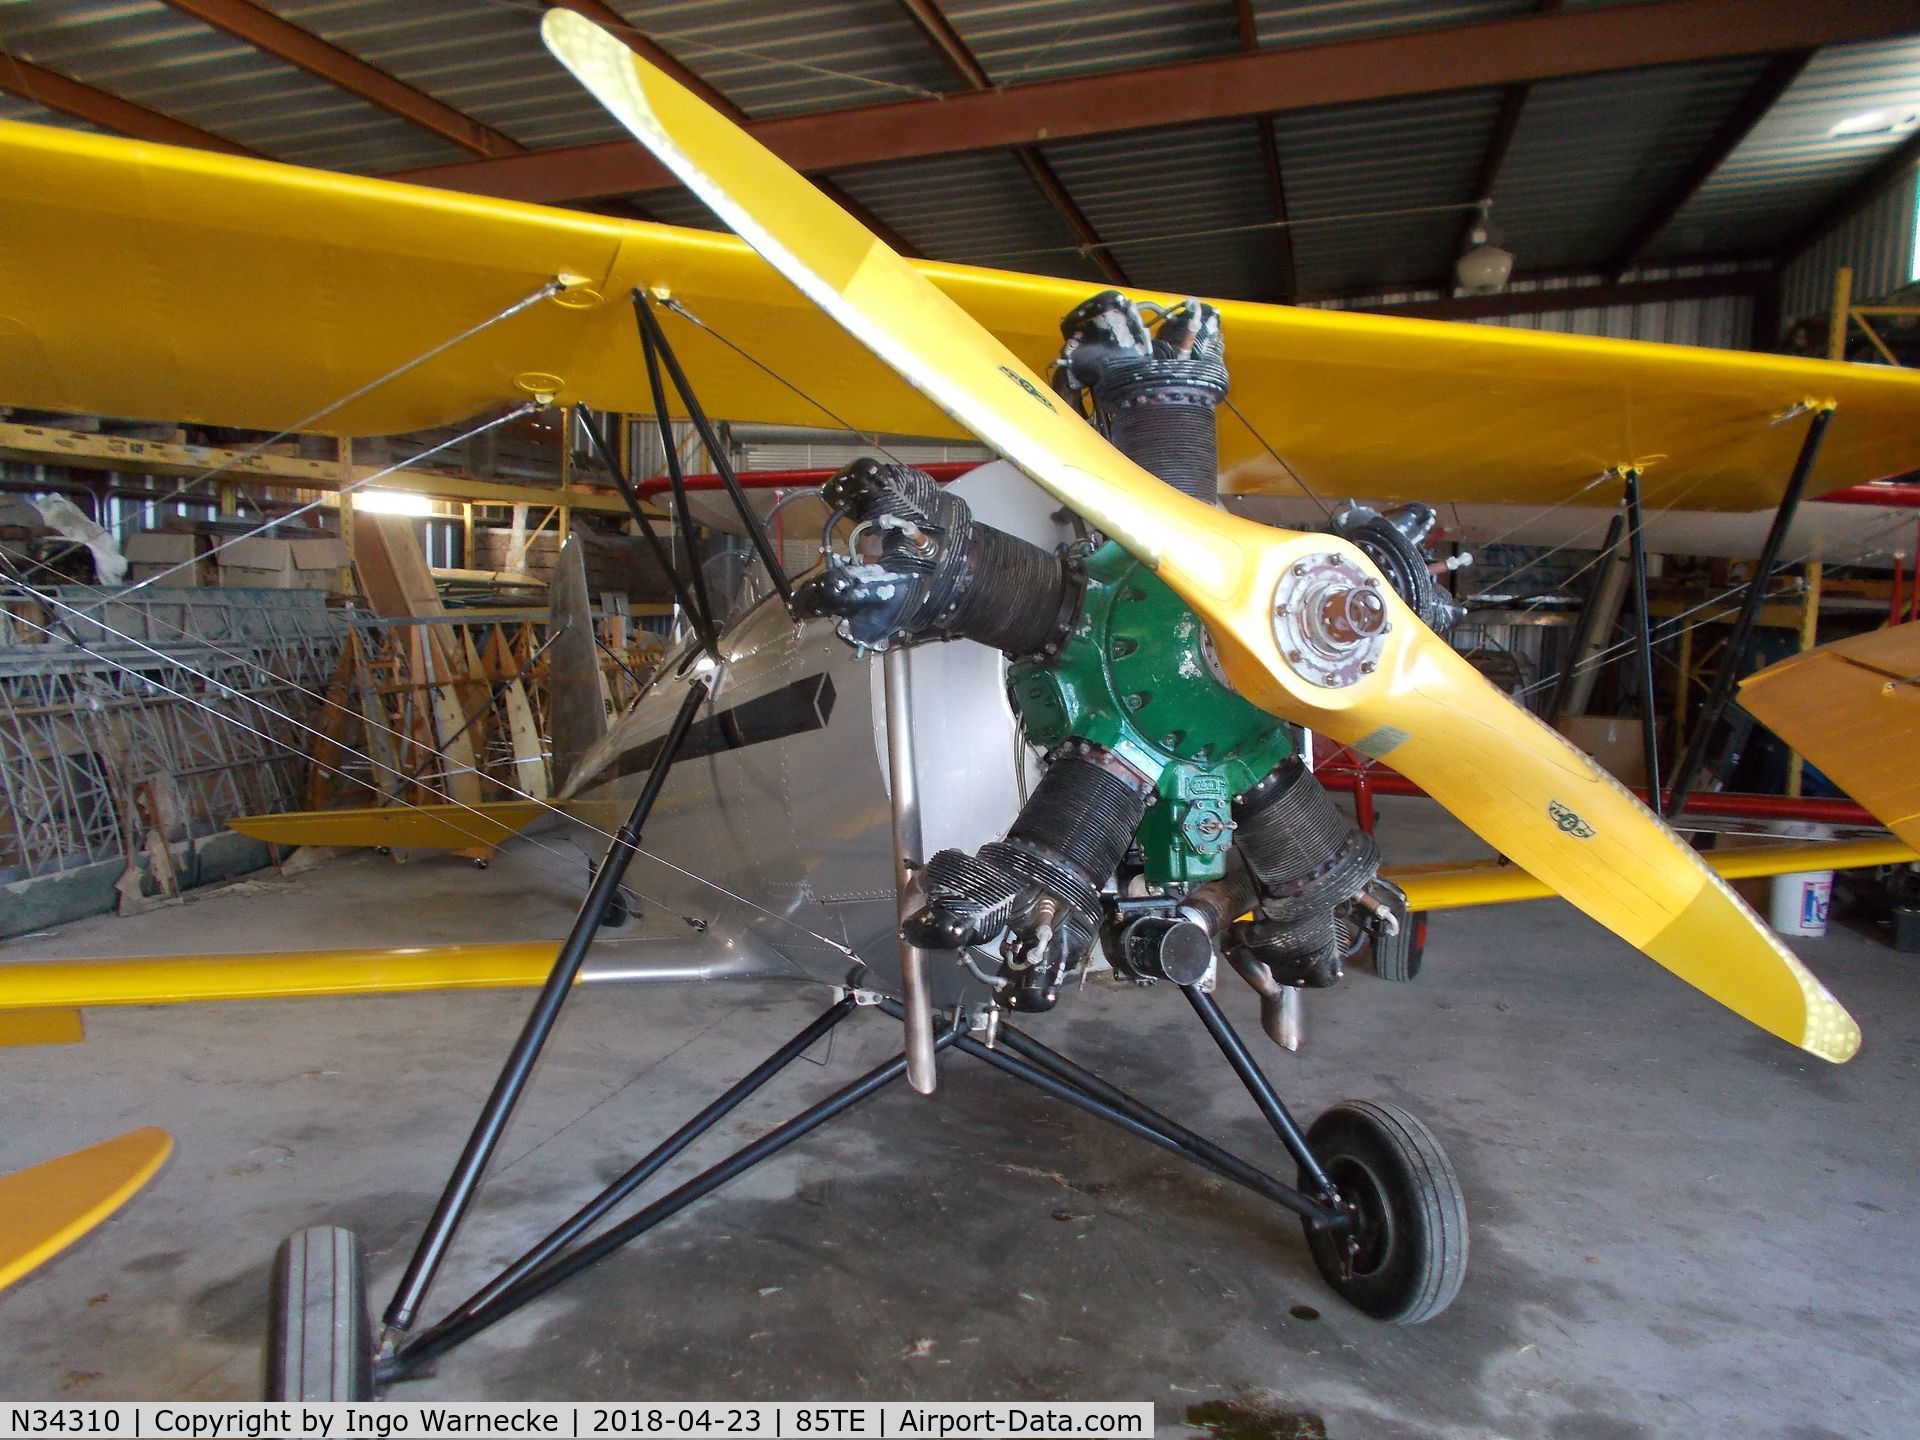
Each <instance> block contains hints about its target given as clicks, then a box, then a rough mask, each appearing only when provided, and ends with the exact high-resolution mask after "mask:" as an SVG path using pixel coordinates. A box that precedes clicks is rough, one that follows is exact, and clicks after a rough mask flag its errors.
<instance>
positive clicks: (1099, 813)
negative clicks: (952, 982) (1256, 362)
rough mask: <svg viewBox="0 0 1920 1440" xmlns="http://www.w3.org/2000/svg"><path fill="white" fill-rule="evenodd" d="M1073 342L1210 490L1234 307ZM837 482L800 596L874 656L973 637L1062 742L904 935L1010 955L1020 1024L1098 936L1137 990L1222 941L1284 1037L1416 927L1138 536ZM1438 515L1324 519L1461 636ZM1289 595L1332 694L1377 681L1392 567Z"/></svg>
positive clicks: (1146, 429) (1066, 365) (929, 868)
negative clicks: (1373, 956) (1054, 543)
mask: <svg viewBox="0 0 1920 1440" xmlns="http://www.w3.org/2000/svg"><path fill="white" fill-rule="evenodd" d="M1061 332H1062V335H1063V337H1064V344H1063V345H1062V347H1061V351H1060V356H1059V359H1058V360H1057V362H1056V363H1055V365H1054V369H1053V384H1054V388H1055V390H1056V392H1057V393H1058V394H1059V395H1060V396H1062V397H1063V398H1064V399H1065V400H1066V401H1067V402H1069V403H1071V404H1072V405H1074V406H1075V407H1076V408H1077V409H1078V410H1079V411H1080V413H1081V414H1082V415H1084V416H1085V417H1086V419H1087V421H1088V423H1090V424H1092V425H1093V426H1095V427H1096V428H1097V429H1099V430H1100V431H1101V433H1103V434H1104V435H1105V436H1106V437H1107V438H1108V439H1110V440H1111V441H1112V442H1113V443H1114V445H1115V446H1116V447H1117V448H1118V449H1120V450H1121V451H1122V452H1123V453H1124V454H1126V455H1127V456H1128V457H1129V458H1131V459H1132V460H1134V461H1135V462H1136V463H1138V464H1139V465H1141V466H1142V467H1143V468H1145V469H1147V470H1149V471H1151V472H1152V473H1153V474H1155V475H1157V476H1159V478H1160V479H1162V480H1164V481H1166V482H1167V483H1168V484H1170V485H1172V486H1174V487H1176V488H1177V489H1179V490H1181V491H1183V492H1185V493H1186V494H1188V495H1191V496H1193V497H1195V498H1196V499H1199V500H1202V501H1204V502H1206V503H1209V504H1212V503H1216V501H1217V485H1218V479H1217V477H1218V473H1219V465H1218V440H1217V429H1216V421H1215V412H1216V410H1217V408H1218V406H1219V405H1220V404H1221V402H1222V401H1224V400H1225V398H1226V395H1227V388H1228V379H1227V368H1226V358H1225V344H1224V339H1223V336H1222V333H1221V326H1220V316H1219V312H1218V311H1216V310H1215V309H1214V308H1213V307H1212V306H1209V305H1206V304H1203V303H1201V302H1200V301H1197V300H1188V301H1186V302H1184V303H1182V304H1180V305H1177V306H1174V307H1172V308H1170V309H1164V310H1163V309H1159V308H1157V307H1151V306H1146V305H1139V304H1135V303H1134V302H1132V301H1131V300H1129V299H1128V298H1127V297H1126V296H1124V295H1122V294H1120V293H1119V292H1117V291H1107V292H1104V293H1102V294H1100V295H1096V296H1094V297H1093V298H1092V299H1090V300H1088V301H1086V302H1085V303H1084V304H1082V305H1080V306H1078V307H1077V308H1076V309H1075V310H1073V312H1072V313H1071V314H1069V315H1068V316H1067V317H1066V319H1065V320H1064V321H1062V323H1061ZM823 494H824V496H825V498H826V500H827V502H828V503H829V504H830V505H831V506H833V507H834V508H835V510H836V511H837V512H839V513H840V514H843V515H844V516H846V517H848V518H850V519H851V520H852V521H853V522H854V538H853V540H852V541H851V542H850V544H849V553H848V554H846V555H844V556H843V555H839V554H837V553H834V552H831V551H830V552H829V554H828V557H827V564H826V566H825V567H824V569H822V570H821V571H819V572H816V573H815V574H814V575H813V576H812V577H810V578H809V579H808V580H807V581H806V582H804V583H803V584H802V585H801V586H800V587H799V589H798V591H797V592H796V596H795V600H796V605H797V607H798V608H799V609H800V610H801V611H802V612H803V613H808V614H813V615H821V616H830V617H832V618H833V620H834V623H835V627H836V629H837V630H838V631H839V633H840V634H841V636H842V637H843V638H844V639H846V640H848V641H849V642H851V643H853V644H855V645H859V646H863V647H868V648H872V649H886V648H888V647H891V646H895V645H902V644H913V643H921V642H926V641H932V640H944V639H956V638H964V639H969V640H975V641H978V642H980V643H981V644H984V645H989V646H992V647H994V648H996V649H998V650H1001V651H1003V652H1004V653H1005V654H1006V655H1007V656H1008V657H1009V660H1010V662H1011V663H1010V666H1009V668H1008V671H1007V686H1008V692H1009V697H1010V699H1011V700H1012V703H1013V706H1014V709H1015V711H1016V712H1017V714H1018V716H1019V719H1020V724H1021V728H1022V730H1023V731H1024V733H1025V736H1026V738H1027V740H1028V741H1029V742H1030V743H1031V744H1033V745H1034V746H1035V747H1037V748H1038V749H1040V750H1041V751H1043V752H1044V754H1045V756H1046V767H1045V770H1044V773H1043V774H1042V777H1041V779H1040V781H1039V783H1038V785H1037V786H1035V788H1034V789H1033V791H1032V793H1031V794H1030V795H1029V796H1028V798H1027V800H1026V803H1025V804H1024V805H1023V806H1022V807H1021V810H1020V813H1019V816H1018V818H1016V819H1015V821H1014V822H1013V825H1012V826H1011V828H1009V829H1008V831H1007V833H1006V835H1005V836H1003V837H1002V838H1001V839H999V840H996V841H993V842H991V843H989V844H987V845H985V846H982V847H981V848H980V850H979V851H977V852H976V853H973V854H968V853H965V852H963V851H959V850H943V851H940V852H939V853H938V854H936V855H934V856H933V857H932V858H931V859H929V860H928V861H927V863H926V867H925V872H924V875H923V877H922V879H923V881H924V889H925V903H924V904H923V905H922V906H921V907H920V908H919V910H918V911H917V912H915V913H914V914H912V915H911V916H910V917H909V918H908V919H907V921H906V924H905V929H904V933H905V936H906V938H907V940H908V941H910V942H911V943H912V944H915V945H917V946H920V947H922V948H924V949H944V950H954V951H960V952H963V953H965V954H966V955H967V956H968V958H969V959H970V961H971V963H973V964H974V966H975V968H976V969H979V970H982V971H983V973H985V970H984V969H983V966H990V967H991V968H992V972H993V973H991V974H990V975H988V979H989V981H990V983H991V984H993V985H994V987H995V991H996V996H997V998H998V1001H999V1003H1000V1004H1002V1005H1004V1006H1006V1007H1007V1008H1009V1009H1013V1010H1022V1011H1038V1010H1047V1009H1050V1008H1052V1006H1053V1005H1054V1004H1055V1002H1056V1001H1057V1000H1058V999H1059V996H1060V992H1061V988H1062V987H1063V985H1064V984H1065V983H1066V981H1067V980H1068V979H1069V978H1070V977H1071V976H1073V975H1074V974H1076V973H1077V972H1079V971H1080V970H1081V969H1082V968H1083V967H1084V966H1085V965H1086V963H1087V960H1088V957H1089V956H1090V954H1091V953H1092V950H1093V947H1094V945H1095V944H1096V943H1098V944H1099V945H1100V946H1101V949H1102V951H1103V953H1104V954H1105V956H1106V958H1107V960H1108V961H1109V963H1110V964H1111V965H1112V967H1113V968H1114V970H1115V971H1117V972H1118V973H1119V974H1121V975H1122V976H1125V977H1127V978H1130V979H1132V980H1135V981H1138V982H1140V983H1143V984H1151V983H1154V982H1157V981H1168V982H1172V983H1174V984H1181V985H1191V984H1203V983H1210V982H1211V979H1212V976H1213V973H1214V967H1215V957H1216V955H1224V956H1225V957H1226V959H1227V960H1228V961H1229V963H1231V964H1232V965H1233V967H1234V968H1235V969H1236V970H1237V971H1238V972H1239V973H1240V974H1241V975H1242V976H1243V977H1244V978H1245V979H1247V981H1248V982H1249V983H1250V984H1252V985H1253V986H1254V988H1255V989H1256V990H1258V991H1259V992H1260V993H1261V995H1262V997H1263V1007H1262V1013H1263V1020H1265V1021H1266V1024H1267V1029H1268V1031H1269V1033H1270V1034H1273V1035H1274V1037H1275V1038H1276V1039H1279V1038H1280V1035H1279V1033H1278V1024H1279V1021H1278V1013H1279V1008H1280V1007H1279V1004H1278V1001H1279V999H1280V998H1281V997H1282V995H1283V992H1284V990H1285V989H1286V988H1287V987H1296V988H1298V987H1322V986H1327V985H1332V984H1333V983H1335V982H1336V981H1337V980H1339V979H1340V977H1341V974H1342V972H1343V963H1344V961H1345V960H1346V959H1347V958H1348V957H1349V956H1350V955H1351V954H1353V953H1354V952H1355V951H1356V950H1357V949H1358V947H1359V945H1360V944H1361V943H1363V942H1364V940H1365V939H1366V938H1367V936H1368V934H1369V933H1371V934H1372V935H1373V936H1374V937H1375V939H1376V942H1377V943H1386V942H1390V941H1391V940H1393V939H1394V938H1396V937H1397V936H1398V935H1400V934H1401V933H1402V932H1404V931H1405V929H1406V927H1407V917H1406V914H1405V901H1404V897H1402V896H1400V895H1399V893H1398V891H1397V890H1395V889H1394V887H1393V886H1392V885H1391V884H1390V883H1389V882H1386V881H1384V880H1382V879H1380V877H1379V855H1378V852H1377V851H1376V850H1375V848H1374V844H1373V841H1372V839H1371V838H1370V837H1368V836H1367V835H1364V834H1362V833H1361V832H1360V831H1359V830H1358V829H1356V828H1355V827H1354V826H1353V825H1352V824H1351V823H1350V822H1349V821H1347V819H1346V818H1345V817H1344V816H1343V815H1342V814H1341V813H1340V812H1339V810H1338V809H1337V808H1336V807H1335V805H1334V803H1333V801H1332V800H1331V799H1330V798H1329V796H1328V795H1327V793H1326V791H1325V790H1323V789H1322V788H1321V786H1320V784H1319V782H1318V781H1317V780H1315V779H1314V777H1313V774H1312V772H1311V771H1310V770H1308V769H1307V767H1306V766H1305V765H1304V764H1303V763H1302V761H1301V758H1300V756H1299V754H1298V747H1299V732H1298V730H1297V729H1295V728H1294V727H1291V726H1289V725H1286V724H1284V723H1282V722H1280V721H1277V720H1275V718H1274V717H1273V716H1272V715H1270V714H1268V713H1267V712H1266V711H1264V710H1260V709H1258V708H1257V707H1255V706H1253V705H1251V704H1250V703H1248V702H1247V701H1245V700H1243V699H1242V698H1241V697H1240V696H1239V695H1238V694H1237V693H1235V692H1234V690H1233V689H1232V687H1231V686H1229V685H1228V683H1227V681H1226V678H1225V676H1224V675H1223V674H1222V672H1221V669H1220V666H1219V664H1218V662H1217V660H1216V659H1215V657H1214V651H1213V643H1212V640H1211V637H1210V636H1209V635H1208V633H1207V630H1206V627H1205V626H1204V625H1203V624H1202V623H1201V622H1200V620H1199V619H1198V617H1196V616H1195V615H1194V613H1193V612H1192V611H1191V610H1190V609H1188V608H1187V606H1186V605H1185V604H1184V603H1183V602H1182V601H1181V600H1180V599H1179V597H1177V596H1176V595H1175V594H1174V593H1173V591H1172V590H1170V589H1168V588H1167V586H1166V585H1165V584H1163V583H1162V582H1161V581H1160V580H1159V579H1158V578H1157V577H1156V576H1155V575H1154V573H1153V572H1152V570H1150V569H1149V568H1148V567H1146V566H1145V565H1143V564H1142V563H1141V562H1139V561H1138V560H1136V559H1135V558H1134V557H1133V556H1132V555H1130V554H1129V553H1128V552H1127V551H1126V550H1124V549H1122V548H1121V547H1120V546H1119V545H1117V544H1115V543H1113V542H1111V541H1104V540H1103V539H1102V538H1101V537H1099V536H1097V535H1095V536H1088V537H1087V538H1085V539H1083V540H1081V541H1079V542H1076V543H1074V544H1070V545H1065V546H1062V547H1061V548H1060V549H1058V550H1055V551H1048V550H1045V549H1042V548H1041V547H1039V546H1036V545H1034V544H1031V543H1030V542H1028V541H1025V540H1021V539H1018V538H1015V537H1014V536H1011V535H1008V534H1005V533H1004V532H1002V531H999V530H996V529H994V528H993V527H991V526H988V525H984V524H981V523H979V522H976V521H975V520H974V519H973V518H972V516H971V515H970V514H969V512H968V510H967V506H966V504H965V502H964V501H962V500H961V499H960V498H959V497H957V496H954V495H951V494H949V493H947V492H945V491H943V490H942V489H941V488H940V487H939V486H938V485H937V484H936V483H935V482H934V481H933V480H932V479H930V478H929V477H928V476H927V475H925V474H924V473H922V472H921V471H918V470H915V469H912V468H911V467H907V466H902V465H888V464H881V463H879V462H877V461H874V460H860V461H857V462H855V463H854V464H852V465H850V466H848V467H847V468H846V469H845V470H843V471H841V472H840V473H839V474H838V475H836V476H835V477H834V478H833V480H832V481H830V482H829V483H828V485H827V486H826V487H825V490H824V492H823ZM1433 523H1434V515H1433V511H1432V510H1431V509H1430V508H1428V507H1427V506H1424V505H1409V506H1404V507H1402V508H1400V509H1397V510H1395V511H1392V512H1390V513H1388V514H1380V513H1378V512H1376V511H1374V510H1372V509H1369V508H1367V507H1365V506H1362V505H1352V504H1349V505H1347V506H1344V507H1342V508H1341V509H1340V510H1339V511H1337V512H1335V514H1334V515H1333V517H1332V520H1331V527H1330V528H1331V529H1332V530H1333V531H1334V533H1337V534H1338V535H1340V536H1341V537H1342V538H1344V539H1346V540H1349V541H1351V542H1353V543H1354V544H1355V545H1357V546H1358V547H1359V548H1360V549H1361V550H1362V552H1364V553H1365V554H1366V555H1367V557H1368V558H1369V559H1370V560H1371V561H1372V562H1373V565H1374V567H1375V569H1376V570H1377V572H1378V576H1381V577H1384V578H1385V580H1386V582H1387V583H1388V584H1390V585H1391V586H1392V587H1393V588H1394V590H1396V591H1397V592H1398V593H1399V595H1400V597H1401V599H1403V600H1404V601H1406V603H1407V604H1408V605H1409V606H1410V607H1411V608H1412V609H1413V611H1414V613H1415V614H1416V615H1418V616H1419V617H1420V619H1421V620H1422V621H1424V622H1425V623H1427V624H1429V625H1431V626H1433V627H1434V628H1435V629H1438V630H1441V631H1444V630H1446V629H1449V628H1451V627H1452V626H1453V625H1454V624H1455V623H1457V621H1458V619H1459V617H1460V614H1461V611H1460V609H1459V608H1458V607H1457V606H1456V604H1455V602H1454V601H1453V599H1452V598H1451V597H1450V596H1449V595H1448V594H1447V593H1446V592H1445V591H1444V590H1443V589H1441V588H1440V587H1439V585H1437V584H1436V581H1435V572H1436V570H1437V569H1438V568H1439V567H1436V566H1434V565H1433V563H1432V561H1431V560H1430V557H1429V556H1428V554H1427V553H1426V542H1427V540H1428V537H1429V535H1430V533H1431V531H1432V529H1433ZM1290 583H1292V584H1293V586H1294V588H1295V589H1297V590H1298V591H1299V594H1298V595H1296V596H1294V597H1293V600H1294V603H1292V604H1290V605H1289V613H1290V614H1293V615H1295V616H1298V617H1300V618H1299V619H1298V620H1297V621H1296V622H1295V623H1296V624H1297V626H1298V628H1299V630H1300V634H1299V636H1298V637H1296V639H1297V653H1298V654H1299V657H1300V658H1299V659H1298V660H1297V661H1296V663H1298V664H1300V665H1301V666H1302V667H1303V669H1306V670H1308V672H1309V673H1312V674H1313V676H1314V678H1315V679H1316V680H1317V681H1318V683H1321V684H1330V685H1338V684H1342V683H1350V682H1351V681H1352V680H1353V679H1357V678H1358V674H1359V673H1360V671H1359V668H1358V667H1361V666H1364V665H1365V663H1366V662H1365V658H1364V657H1365V655H1366V654H1367V652H1368V650H1369V648H1370V647H1369V643H1368V642H1369V641H1370V640H1371V639H1373V638H1375V637H1377V636H1378V634H1379V633H1380V632H1381V631H1382V630H1383V628H1384V626H1385V623H1386V606H1385V602H1384V599H1383V597H1382V596H1381V594H1380V590H1379V586H1380V580H1379V578H1377V577H1376V576H1375V575H1374V574H1369V573H1366V572H1365V571H1364V570H1363V569H1362V567H1360V566H1356V565H1354V564H1352V563H1351V562H1350V561H1348V560H1346V559H1343V558H1342V557H1341V556H1340V555H1339V554H1338V553H1337V552H1331V551H1330V552H1328V554H1327V555H1325V556H1324V557H1321V559H1320V560H1318V561H1316V562H1314V564H1312V565H1309V566H1307V567H1304V568H1303V569H1301V570H1298V571H1296V573H1295V575H1294V577H1292V579H1291V581H1290ZM996 942H997V952H993V953H990V952H992V951H993V947H995V945H996Z"/></svg>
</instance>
